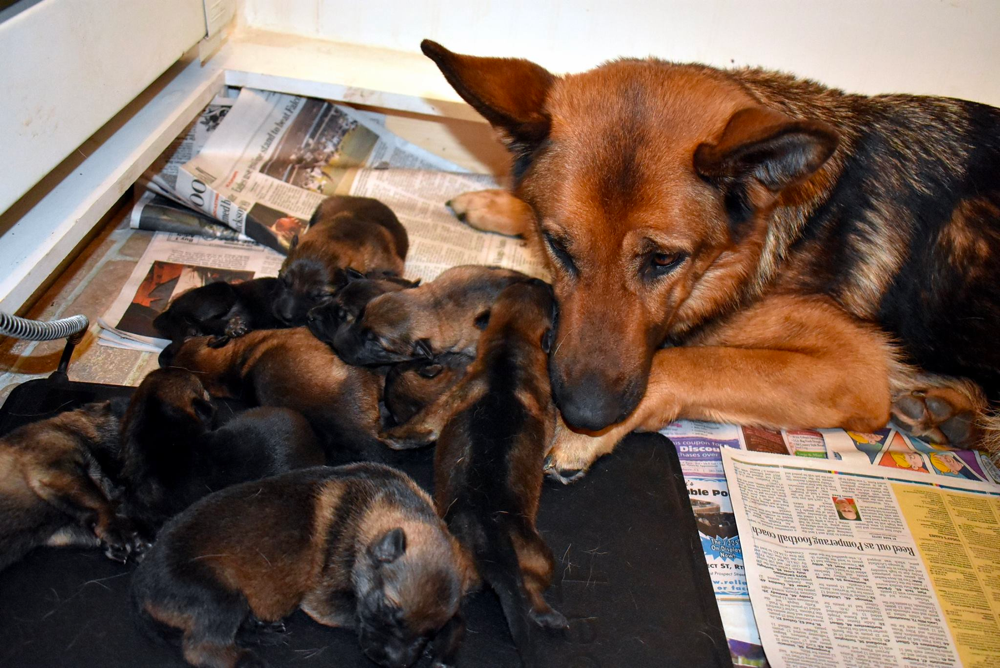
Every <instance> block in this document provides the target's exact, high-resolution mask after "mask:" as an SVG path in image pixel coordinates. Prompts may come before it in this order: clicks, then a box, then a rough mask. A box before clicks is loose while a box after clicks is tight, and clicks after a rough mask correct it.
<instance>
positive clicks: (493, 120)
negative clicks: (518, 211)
mask: <svg viewBox="0 0 1000 668" xmlns="http://www.w3.org/2000/svg"><path fill="white" fill-rule="evenodd" d="M420 49H421V50H422V51H423V52H424V55H426V56H427V57H428V58H430V59H431V60H433V61H434V62H435V63H436V64H437V66H438V67H439V68H440V69H441V73H442V74H444V78H445V79H447V80H448V83H450V84H451V85H452V87H453V88H454V89H455V91H456V92H457V93H458V94H459V95H461V96H462V99H463V100H465V101H466V102H468V103H469V104H470V105H472V107H473V108H474V109H475V110H476V111H478V112H479V113H480V114H482V115H483V117H484V118H485V119H486V120H488V121H489V122H490V125H492V126H493V127H494V128H496V129H497V130H498V131H499V132H500V135H501V139H502V140H503V142H504V144H506V146H507V148H508V149H510V150H512V151H515V152H518V153H526V152H529V151H530V150H531V149H532V148H533V147H534V146H537V145H538V144H539V143H541V142H542V140H544V139H545V137H547V136H548V134H549V123H550V119H549V116H548V114H547V113H546V111H545V98H546V97H547V96H548V94H549V89H550V88H551V87H552V84H553V82H554V81H555V80H556V77H555V76H554V75H552V74H551V73H550V72H549V71H548V70H546V69H545V68H543V67H541V66H539V65H536V64H535V63H532V62H531V61H528V60H523V59H521V58H479V57H476V56H464V55H461V54H458V53H452V52H451V51H449V50H448V49H446V48H444V47H443V46H441V45H440V44H438V43H437V42H432V41H430V40H429V39H425V40H424V41H423V42H421V43H420Z"/></svg>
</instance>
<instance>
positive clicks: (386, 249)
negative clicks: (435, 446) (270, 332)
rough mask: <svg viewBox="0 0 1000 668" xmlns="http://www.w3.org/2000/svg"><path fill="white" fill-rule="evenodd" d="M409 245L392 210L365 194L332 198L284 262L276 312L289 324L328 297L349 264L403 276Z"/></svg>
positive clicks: (357, 268)
mask: <svg viewBox="0 0 1000 668" xmlns="http://www.w3.org/2000/svg"><path fill="white" fill-rule="evenodd" d="M408 249H409V240H408V238H407V235H406V228H404V227H403V226H402V225H401V224H400V222H399V220H398V219H397V218H396V214H394V213H393V212H392V209H390V208H389V207H387V206H386V205H385V204H382V203H381V202H379V201H378V200H374V199H369V198H367V197H346V196H345V197H341V196H337V197H329V198H327V199H326V200H324V201H323V203H322V204H320V205H319V207H318V208H317V209H316V213H314V214H313V217H312V219H311V220H310V221H309V229H308V230H307V231H306V233H305V234H304V235H302V238H301V239H299V238H298V237H296V239H295V240H293V241H292V247H291V249H290V250H289V251H288V257H287V258H286V259H285V262H284V264H282V265H281V271H280V272H279V274H278V278H279V279H280V281H281V284H280V286H279V289H278V293H277V295H276V298H275V301H274V314H275V316H277V317H278V318H279V319H280V320H281V321H282V322H284V323H286V324H287V325H289V326H299V325H305V324H306V314H307V313H308V312H309V310H310V309H311V308H313V307H315V306H317V305H318V304H322V303H323V302H325V301H327V300H328V299H329V298H330V297H331V296H332V295H333V294H334V293H335V292H336V291H337V289H338V288H339V286H340V285H341V284H342V283H343V282H344V274H345V272H346V271H347V269H348V268H350V269H354V270H355V271H358V272H361V273H362V274H371V275H375V274H384V275H388V276H399V275H402V273H403V263H404V261H405V260H406V252H407V250H408Z"/></svg>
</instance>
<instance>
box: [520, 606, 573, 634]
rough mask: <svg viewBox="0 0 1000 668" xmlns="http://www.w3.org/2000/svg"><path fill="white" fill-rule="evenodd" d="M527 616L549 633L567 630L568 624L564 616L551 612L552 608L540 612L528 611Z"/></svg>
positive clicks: (554, 611) (556, 611) (555, 611)
mask: <svg viewBox="0 0 1000 668" xmlns="http://www.w3.org/2000/svg"><path fill="white" fill-rule="evenodd" d="M528 615H529V616H530V617H531V619H532V620H534V622H535V623H536V624H538V625H539V626H541V627H542V628H543V629H547V630H549V631H566V630H567V629H569V622H568V621H566V616H565V615H563V613H561V612H559V611H558V610H553V609H552V608H549V609H548V610H542V611H536V610H530V611H529V612H528Z"/></svg>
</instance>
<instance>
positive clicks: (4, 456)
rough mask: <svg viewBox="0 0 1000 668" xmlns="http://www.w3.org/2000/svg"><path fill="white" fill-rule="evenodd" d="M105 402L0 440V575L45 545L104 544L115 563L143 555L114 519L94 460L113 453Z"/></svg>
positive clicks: (108, 489)
mask: <svg viewBox="0 0 1000 668" xmlns="http://www.w3.org/2000/svg"><path fill="white" fill-rule="evenodd" d="M118 428H119V420H118V418H117V417H116V416H115V415H114V413H113V412H112V410H111V405H110V403H109V402H106V401H105V402H101V403H93V404H87V405H86V406H83V407H81V408H78V409H76V410H72V411H67V412H65V413H61V414H59V415H57V416H55V417H52V418H49V419H47V420H40V421H38V422H33V423H31V424H27V425H24V426H23V427H20V428H18V429H15V430H14V431H12V432H11V433H9V434H7V435H6V436H4V437H3V438H2V439H0V570H3V569H4V568H6V567H7V566H10V565H11V564H12V563H14V562H15V561H17V560H18V559H20V558H21V557H23V556H24V555H25V554H27V553H28V552H29V551H31V550H32V549H34V548H36V547H40V546H42V545H52V546H63V545H90V546H97V545H101V546H103V547H104V553H105V554H106V555H107V556H108V557H109V558H111V559H114V560H115V561H125V560H126V558H127V557H128V556H129V554H131V553H132V552H134V551H138V550H141V549H142V547H143V546H144V545H143V542H142V540H141V539H140V538H139V537H138V536H137V535H136V533H135V531H134V530H133V528H132V525H131V523H130V522H127V521H125V520H123V519H121V518H120V517H118V516H117V515H116V507H117V496H118V490H117V489H116V488H115V486H114V484H113V482H112V481H111V479H110V476H111V475H112V474H113V472H110V471H106V470H104V467H102V466H101V465H100V464H99V463H98V459H99V458H101V457H102V456H103V455H104V454H106V453H112V454H113V453H116V452H117V449H118Z"/></svg>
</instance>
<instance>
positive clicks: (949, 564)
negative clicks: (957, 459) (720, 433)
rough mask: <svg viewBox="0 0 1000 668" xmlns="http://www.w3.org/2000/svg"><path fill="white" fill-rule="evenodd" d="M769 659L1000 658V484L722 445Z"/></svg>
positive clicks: (978, 663)
mask: <svg viewBox="0 0 1000 668" xmlns="http://www.w3.org/2000/svg"><path fill="white" fill-rule="evenodd" d="M722 460H723V467H724V469H725V472H726V477H727V479H728V482H729V492H730V500H731V503H732V508H733V512H734V514H735V517H736V522H737V525H738V527H739V533H740V536H741V538H742V548H743V559H744V564H745V567H746V575H747V580H748V589H749V592H750V598H751V600H752V602H753V608H754V613H755V617H756V621H757V626H758V629H759V632H760V637H761V640H762V644H763V646H764V649H765V652H766V654H767V661H768V663H769V664H770V665H771V666H775V667H777V668H782V667H785V666H788V667H792V668H794V667H799V666H802V667H806V666H809V667H811V666H844V667H845V668H847V667H854V666H878V667H883V666H884V667H885V668H889V667H895V666H965V667H966V668H986V667H988V666H997V665H1000V646H998V645H997V642H996V639H997V637H998V633H1000V579H998V578H997V571H998V570H1000V488H998V487H996V486H995V485H992V484H990V483H986V482H982V481H978V480H971V479H968V478H966V477H962V476H939V477H931V476H929V475H927V474H924V473H919V472H916V471H914V470H910V469H908V468H906V467H882V466H873V465H872V464H871V463H868V464H865V463H863V462H860V461H848V460H846V459H842V460H840V461H833V460H830V459H827V460H822V459H817V458H814V457H788V456H781V455H773V454H769V453H757V452H747V451H740V450H735V449H732V448H724V449H723V450H722Z"/></svg>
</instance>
